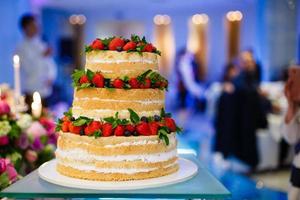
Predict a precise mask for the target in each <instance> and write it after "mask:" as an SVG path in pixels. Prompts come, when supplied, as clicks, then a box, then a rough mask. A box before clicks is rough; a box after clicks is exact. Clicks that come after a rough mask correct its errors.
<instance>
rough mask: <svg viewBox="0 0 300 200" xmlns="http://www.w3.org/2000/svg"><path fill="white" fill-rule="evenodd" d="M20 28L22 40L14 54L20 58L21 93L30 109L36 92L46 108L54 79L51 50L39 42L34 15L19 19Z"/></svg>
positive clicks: (54, 68) (54, 69) (54, 67)
mask: <svg viewBox="0 0 300 200" xmlns="http://www.w3.org/2000/svg"><path fill="white" fill-rule="evenodd" d="M20 27H21V30H22V33H23V40H22V41H21V43H20V44H19V45H18V46H17V50H16V52H17V54H18V55H19V56H20V63H21V81H22V91H23V92H24V93H25V95H26V103H27V104H28V105H29V107H30V105H31V103H32V94H33V93H34V92H35V91H38V92H39V93H40V95H41V98H42V102H43V104H44V106H48V103H49V97H50V96H51V94H52V86H53V83H54V81H55V78H56V65H55V63H54V60H53V57H52V56H51V55H52V50H51V48H50V47H49V46H47V45H46V44H45V43H44V42H43V41H42V40H41V38H40V35H39V27H38V24H37V19H36V17H35V16H34V15H32V14H25V15H23V16H22V17H21V19H20Z"/></svg>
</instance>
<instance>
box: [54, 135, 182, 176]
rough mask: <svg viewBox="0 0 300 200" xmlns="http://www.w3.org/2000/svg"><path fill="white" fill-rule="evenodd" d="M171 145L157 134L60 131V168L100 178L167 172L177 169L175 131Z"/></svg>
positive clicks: (58, 162)
mask: <svg viewBox="0 0 300 200" xmlns="http://www.w3.org/2000/svg"><path fill="white" fill-rule="evenodd" d="M168 137H169V141H170V143H169V145H166V144H165V143H164V142H163V141H162V140H160V139H159V138H158V137H157V135H155V136H137V137H135V136H130V137H120V136H119V137H116V136H112V137H99V138H94V137H88V136H80V135H75V134H71V133H62V132H61V133H60V136H59V138H58V143H57V150H56V158H57V171H58V172H59V173H61V174H63V175H66V176H70V177H74V178H80V179H88V180H99V181H126V180H139V179H147V178H154V177H160V176H165V175H168V174H171V173H174V172H176V171H177V170H178V168H179V167H178V164H177V140H176V135H175V133H171V134H169V135H168Z"/></svg>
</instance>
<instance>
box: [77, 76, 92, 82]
mask: <svg viewBox="0 0 300 200" xmlns="http://www.w3.org/2000/svg"><path fill="white" fill-rule="evenodd" d="M89 82H90V81H89V78H88V77H87V75H83V76H82V77H81V78H80V79H79V83H80V84H84V83H89Z"/></svg>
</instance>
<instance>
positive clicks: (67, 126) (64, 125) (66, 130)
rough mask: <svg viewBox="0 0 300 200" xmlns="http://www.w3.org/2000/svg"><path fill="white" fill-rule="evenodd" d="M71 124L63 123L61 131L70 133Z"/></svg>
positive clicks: (68, 122)
mask: <svg viewBox="0 0 300 200" xmlns="http://www.w3.org/2000/svg"><path fill="white" fill-rule="evenodd" d="M70 123H71V122H70V121H64V122H63V123H62V125H61V130H62V131H63V132H68V131H69V124H70Z"/></svg>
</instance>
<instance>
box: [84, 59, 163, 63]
mask: <svg viewBox="0 0 300 200" xmlns="http://www.w3.org/2000/svg"><path fill="white" fill-rule="evenodd" d="M87 62H88V63H116V64H120V63H127V62H132V63H147V64H153V63H157V62H153V60H151V59H143V58H141V59H123V60H121V59H119V60H111V59H109V58H101V59H87Z"/></svg>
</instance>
